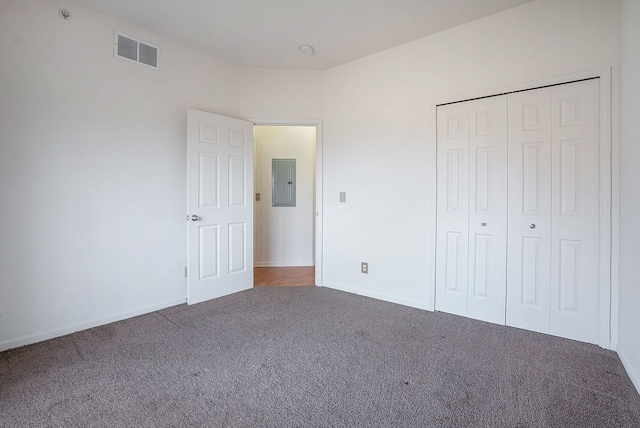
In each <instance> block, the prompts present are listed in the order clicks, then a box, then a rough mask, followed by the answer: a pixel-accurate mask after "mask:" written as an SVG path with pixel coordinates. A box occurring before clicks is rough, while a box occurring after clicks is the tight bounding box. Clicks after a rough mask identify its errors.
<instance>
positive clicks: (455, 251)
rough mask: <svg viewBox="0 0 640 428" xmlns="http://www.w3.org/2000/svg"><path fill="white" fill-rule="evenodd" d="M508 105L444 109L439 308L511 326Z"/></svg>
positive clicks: (496, 100) (491, 102) (499, 101)
mask: <svg viewBox="0 0 640 428" xmlns="http://www.w3.org/2000/svg"><path fill="white" fill-rule="evenodd" d="M506 142H507V98H506V96H500V97H491V98H486V99H482V100H475V101H468V102H464V103H456V104H451V105H447V106H441V107H438V146H437V180H438V197H437V206H438V227H437V243H436V246H437V250H436V309H437V310H439V311H444V312H449V313H453V314H457V315H463V316H468V317H471V318H476V319H480V320H484V321H490V322H494V323H498V324H504V322H505V303H504V300H505V287H506V283H505V281H506V278H505V270H506V232H507V229H506V225H507V224H506V214H507V206H506V203H507V202H506V196H507V176H506V175H507V164H506V162H507V159H506V148H507V147H506Z"/></svg>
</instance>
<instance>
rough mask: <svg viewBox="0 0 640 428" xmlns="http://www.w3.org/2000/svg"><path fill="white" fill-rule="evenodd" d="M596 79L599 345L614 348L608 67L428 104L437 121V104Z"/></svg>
mask: <svg viewBox="0 0 640 428" xmlns="http://www.w3.org/2000/svg"><path fill="white" fill-rule="evenodd" d="M589 78H599V79H600V80H599V82H600V106H599V108H600V219H601V221H602V225H603V227H601V228H600V311H599V317H600V320H599V323H600V327H599V330H600V331H599V343H598V344H599V345H600V346H601V347H603V348H607V349H616V347H617V343H618V293H619V291H618V268H617V266H618V240H619V224H618V211H619V204H618V200H619V192H618V188H619V186H618V178H617V177H618V171H619V145H618V141H617V137H616V139H613V138H612V131H611V110H612V107H611V67H610V66H607V67H600V68H596V69H592V70H585V71H578V72H575V73H569V74H564V75H560V76H553V77H548V78H543V79H538V80H531V81H527V82H522V83H515V84H510V85H505V86H500V87H497V88H492V89H485V90H480V91H475V92H469V93H465V94H459V95H453V96H447V97H442V98H437V99H434V100H432V102H431V121H432V123H434V124H435V123H437V106H438V105H442V104H447V103H453V102H461V101H469V100H472V99H475V98H482V97H490V96H495V95H500V94H505V93H509V92H514V91H522V90H530V89H536V88H540V87H544V86H549V85H558V84H563V83H570V82H572V81H575V80H581V79H589ZM431 135H432V138H433V141H434V143H435V144H433V148H432V150H433V152H432V156H433V159H434V160H435V159H436V148H437V141H438V140H437V129H436V127H435V126H434V127H433V132H432V134H431ZM431 178H432V183H433V184H432V188H431V191H432V192H433V195H436V192H437V183H436V170H435V166H434V168H433V171H432V174H431ZM436 210H437V207H436V205H435V203H434V205H433V208H432V211H431V215H432V218H433V221H432V224H431V234H432V235H431V237H432V239H431V245H430V246H429V247H430V248H429V251H430V253H431V254H429V258H428V267H429V269H430V270H429V271H430V272H432V274H431V275H430V277H429V280H428V295H429V297H430V299H429V302H428V304H427V308H428V309H429V310H431V311H435V299H436V276H435V256H436V243H435V236H436V231H437V211H436Z"/></svg>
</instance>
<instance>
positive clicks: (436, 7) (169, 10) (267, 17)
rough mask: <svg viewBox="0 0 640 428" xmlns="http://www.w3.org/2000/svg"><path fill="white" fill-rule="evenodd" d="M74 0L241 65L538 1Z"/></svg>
mask: <svg viewBox="0 0 640 428" xmlns="http://www.w3.org/2000/svg"><path fill="white" fill-rule="evenodd" d="M73 1H75V2H76V3H78V4H81V5H83V6H86V7H88V8H90V9H93V10H95V11H98V12H101V13H104V14H106V15H110V16H112V17H114V18H116V19H119V20H121V21H124V22H126V23H128V24H131V25H134V26H136V27H139V28H142V29H145V30H147V31H150V32H152V33H155V34H158V35H160V36H163V37H165V38H167V39H170V40H174V41H177V42H179V43H182V44H183V45H186V46H189V47H191V48H194V49H196V50H199V51H201V52H204V53H207V54H209V55H211V56H214V57H216V58H219V59H222V60H225V61H227V62H230V63H232V64H236V65H239V66H244V67H260V68H290V69H315V70H325V69H328V68H331V67H335V66H337V65H340V64H344V63H346V62H349V61H352V60H355V59H358V58H361V57H364V56H367V55H370V54H372V53H375V52H379V51H381V50H384V49H388V48H391V47H393V46H397V45H400V44H402V43H406V42H409V41H411V40H415V39H419V38H421V37H424V36H427V35H430V34H433V33H437V32H439V31H442V30H445V29H447V28H451V27H455V26H457V25H461V24H464V23H467V22H470V21H473V20H476V19H479V18H482V17H485V16H488V15H492V14H494V13H497V12H500V11H503V10H506V9H509V8H512V7H515V6H519V5H521V4H524V3H527V2H529V1H532V0H73ZM71 13H72V14H73V10H71ZM72 19H73V18H72ZM134 36H135V35H134ZM303 44H309V45H312V46H313V47H314V49H315V53H314V54H313V55H310V56H305V55H302V54H301V53H300V52H299V51H298V47H299V46H300V45H303Z"/></svg>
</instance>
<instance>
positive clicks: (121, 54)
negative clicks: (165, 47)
mask: <svg viewBox="0 0 640 428" xmlns="http://www.w3.org/2000/svg"><path fill="white" fill-rule="evenodd" d="M113 43H114V49H113V54H114V56H115V57H117V58H122V59H125V60H127V61H133V62H137V63H138V64H142V65H144V66H147V67H151V68H153V69H155V70H159V69H160V48H159V47H158V46H155V45H152V44H151V43H147V42H144V41H142V40H138V39H136V38H135V37H131V36H129V35H126V34H123V33H120V32H118V31H116V32H115V37H114V42H113Z"/></svg>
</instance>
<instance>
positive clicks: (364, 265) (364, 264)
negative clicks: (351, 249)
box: [360, 262, 369, 273]
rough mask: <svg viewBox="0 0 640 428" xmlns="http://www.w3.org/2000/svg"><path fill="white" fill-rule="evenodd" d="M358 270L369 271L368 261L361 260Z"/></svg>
mask: <svg viewBox="0 0 640 428" xmlns="http://www.w3.org/2000/svg"><path fill="white" fill-rule="evenodd" d="M360 272H361V273H369V263H367V262H361V263H360Z"/></svg>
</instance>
